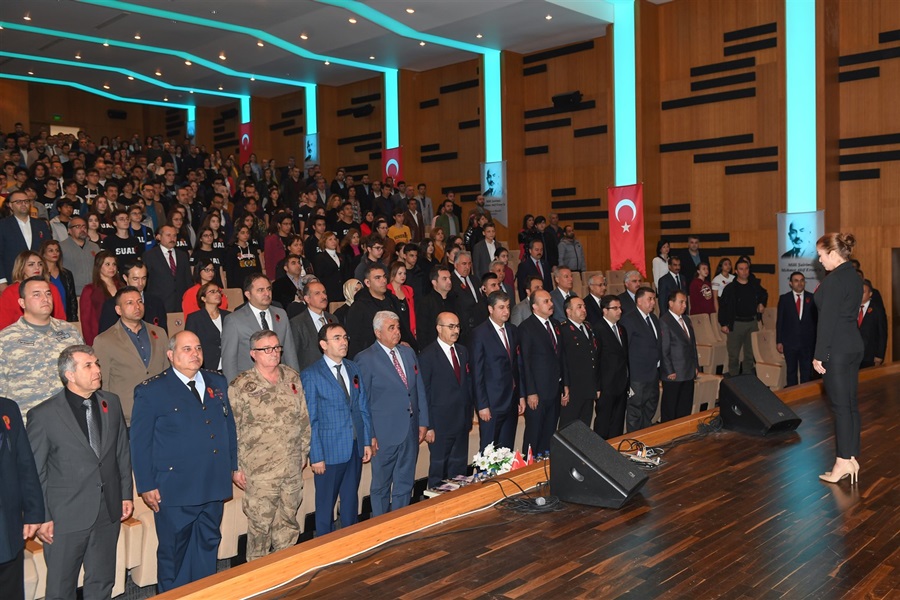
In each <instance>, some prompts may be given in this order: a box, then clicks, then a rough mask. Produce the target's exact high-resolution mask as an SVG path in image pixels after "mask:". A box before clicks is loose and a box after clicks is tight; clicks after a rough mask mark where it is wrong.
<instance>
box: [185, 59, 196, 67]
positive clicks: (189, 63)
mask: <svg viewBox="0 0 900 600" xmlns="http://www.w3.org/2000/svg"><path fill="white" fill-rule="evenodd" d="M184 64H186V65H187V66H191V65H192V64H194V63H192V62H191V61H189V60H186V61H184Z"/></svg>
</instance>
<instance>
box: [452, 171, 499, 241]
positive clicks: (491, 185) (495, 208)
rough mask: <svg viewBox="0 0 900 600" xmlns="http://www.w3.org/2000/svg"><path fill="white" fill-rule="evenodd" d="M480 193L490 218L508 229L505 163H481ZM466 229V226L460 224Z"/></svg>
mask: <svg viewBox="0 0 900 600" xmlns="http://www.w3.org/2000/svg"><path fill="white" fill-rule="evenodd" d="M481 193H482V195H484V206H485V208H487V209H488V210H489V211H491V218H492V219H493V220H494V221H497V222H498V223H500V224H501V225H503V226H504V227H509V218H508V216H507V204H506V161H505V160H502V161H500V162H492V163H481ZM461 225H462V228H463V229H465V228H466V224H461Z"/></svg>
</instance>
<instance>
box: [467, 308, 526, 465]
mask: <svg viewBox="0 0 900 600" xmlns="http://www.w3.org/2000/svg"><path fill="white" fill-rule="evenodd" d="M509 312H510V311H509V296H508V295H506V294H505V293H503V292H494V293H492V294H491V295H490V296H488V313H489V316H488V319H487V321H485V322H484V323H482V324H481V325H479V326H478V327H476V328H475V329H473V330H472V348H471V350H472V352H471V355H472V358H471V361H472V370H473V371H474V375H475V377H474V386H475V390H474V395H475V408H476V410H478V429H479V435H480V438H481V440H480V442H479V446H480V449H481V450H484V449H485V447H486V446H487V445H488V444H490V443H492V442H493V444H494V446H495V447H499V448H509V449H512V447H513V446H514V445H515V443H516V426H517V425H518V424H519V415H521V414H523V413H524V412H525V391H524V386H523V385H522V380H521V373H522V371H524V366H523V363H522V351H521V346H520V344H519V330H518V329H517V328H516V326H515V325H511V324H510V323H508V321H509Z"/></svg>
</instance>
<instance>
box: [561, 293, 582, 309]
mask: <svg viewBox="0 0 900 600" xmlns="http://www.w3.org/2000/svg"><path fill="white" fill-rule="evenodd" d="M575 299H579V300H580V298H579V297H578V296H577V295H576V294H569V297H568V298H566V299H565V300H564V301H563V310H564V311H566V310H569V306H571V304H572V300H575Z"/></svg>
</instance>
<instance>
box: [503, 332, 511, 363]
mask: <svg viewBox="0 0 900 600" xmlns="http://www.w3.org/2000/svg"><path fill="white" fill-rule="evenodd" d="M500 335H502V336H503V345H504V346H506V353H507V354H508V355H509V357H510V358H512V352H510V351H509V338H508V337H506V327H501V328H500Z"/></svg>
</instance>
